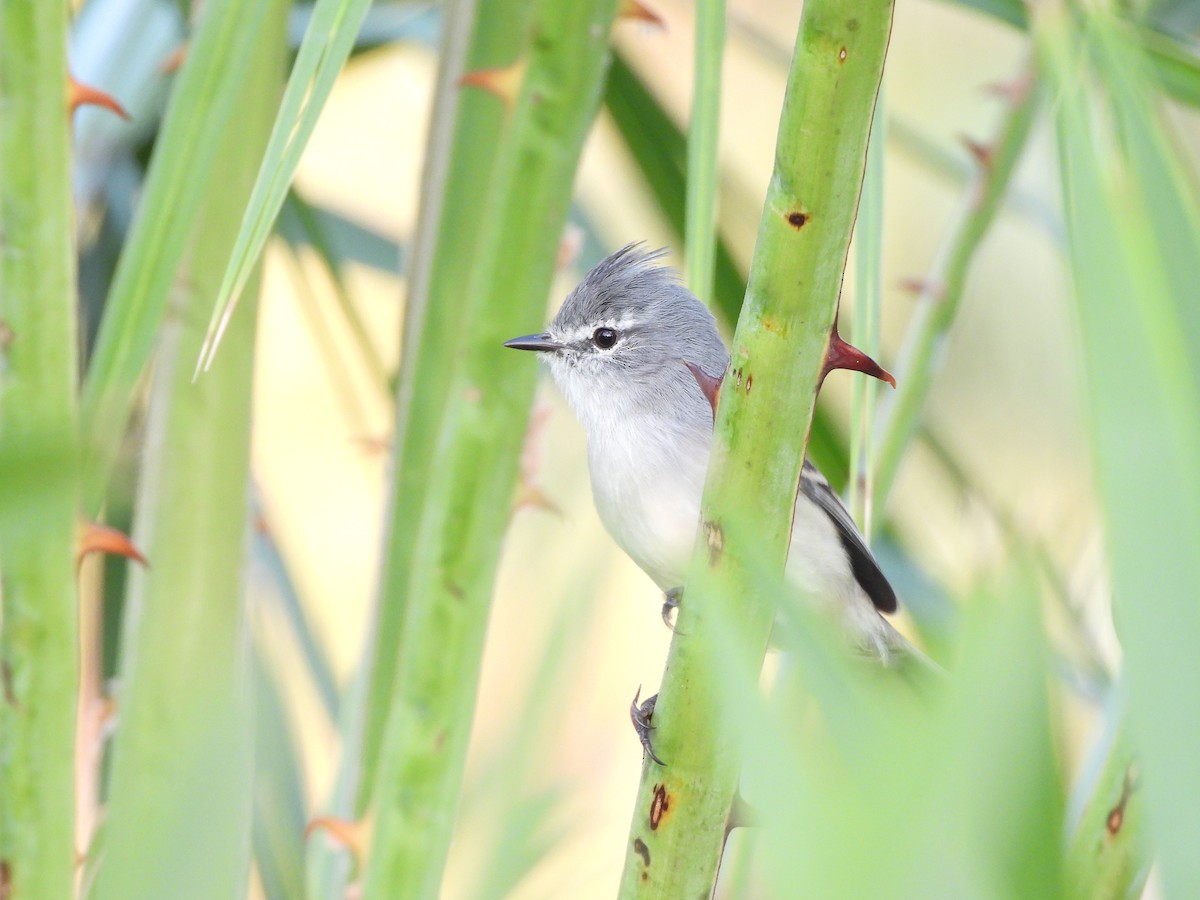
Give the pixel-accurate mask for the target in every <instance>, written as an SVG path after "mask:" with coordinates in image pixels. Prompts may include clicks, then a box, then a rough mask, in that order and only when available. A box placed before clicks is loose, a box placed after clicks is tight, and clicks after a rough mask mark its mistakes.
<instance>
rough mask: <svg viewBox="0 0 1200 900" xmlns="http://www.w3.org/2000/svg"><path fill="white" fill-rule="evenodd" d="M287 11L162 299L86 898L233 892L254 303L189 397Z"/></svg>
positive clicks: (258, 48) (262, 126)
mask: <svg viewBox="0 0 1200 900" xmlns="http://www.w3.org/2000/svg"><path fill="white" fill-rule="evenodd" d="M287 5H288V4H287V3H286V2H284V0H272V2H270V3H267V4H265V6H266V7H267V9H266V15H265V18H264V22H263V27H262V28H261V29H260V30H259V33H258V34H257V36H256V37H257V40H256V41H255V42H254V43H255V54H254V57H253V58H252V59H251V61H250V64H249V65H248V66H247V67H246V68H245V69H244V70H243V71H242V73H241V79H240V86H241V91H240V96H239V97H237V98H236V99H235V101H234V106H233V112H234V115H235V117H236V120H237V121H239V122H242V123H243V124H242V125H240V126H238V127H236V128H234V127H230V128H229V130H228V131H227V132H226V134H225V138H224V141H223V142H222V143H221V144H220V146H219V150H218V153H217V156H216V163H215V166H214V170H213V171H214V176H215V178H216V180H217V182H218V183H220V184H221V186H222V189H221V190H220V191H215V192H212V193H210V194H209V196H208V201H207V203H206V204H205V205H204V207H203V208H202V209H201V211H200V215H199V216H198V218H197V220H196V221H195V223H194V229H195V233H194V237H193V239H192V242H191V249H190V251H189V253H188V259H187V261H186V266H187V272H188V275H187V277H186V278H185V279H183V281H184V283H185V284H186V285H187V286H186V288H181V289H179V290H178V291H176V292H175V294H174V298H173V300H174V302H175V304H177V306H176V309H175V310H174V312H175V314H174V315H171V316H169V317H168V319H167V323H168V324H167V327H166V328H165V330H164V333H163V335H162V338H161V343H160V350H159V358H158V364H157V366H156V368H155V382H154V387H153V390H152V392H151V402H150V410H149V415H148V420H147V428H146V434H147V437H146V446H145V449H144V454H143V464H142V472H141V477H140V484H139V492H138V501H137V509H136V514H135V538H136V541H137V543H138V545H139V546H140V547H141V548H142V549H143V550H144V551H145V552H146V554H147V556H148V558H149V559H150V561H151V565H150V568H148V569H145V570H139V571H137V572H135V573H134V574H133V576H132V578H131V580H130V590H129V599H128V601H127V603H126V606H125V609H126V613H125V615H126V620H125V628H124V634H123V637H122V650H121V664H122V671H121V678H120V693H119V694H118V708H119V710H120V716H119V719H118V728H117V732H116V735H115V737H114V742H113V748H112V773H111V778H110V782H109V790H108V811H107V816H106V821H105V825H104V831H103V837H102V842H101V845H100V847H99V871H98V875H97V880H96V885H95V888H94V890H93V892H92V894H93V896H94V897H95V898H97V900H103V898H126V897H167V896H170V897H180V898H185V897H195V898H204V897H233V896H239V895H244V894H245V892H246V889H247V883H248V879H249V871H250V810H251V799H252V793H253V790H252V788H253V784H252V773H253V744H252V727H251V725H252V710H251V706H250V697H251V691H252V687H251V670H250V661H249V657H248V655H247V653H248V643H247V639H248V634H247V630H246V628H247V623H246V610H245V607H244V591H243V585H244V582H245V572H244V564H245V557H246V549H247V546H248V541H247V533H248V531H249V527H250V523H249V513H250V503H249V495H248V494H249V482H250V477H249V467H250V413H251V393H252V392H251V387H252V383H253V368H254V337H255V316H256V306H257V304H256V303H254V302H253V300H254V298H255V297H256V295H257V292H256V290H255V291H254V292H252V293H248V294H247V297H246V302H245V303H244V304H243V306H242V307H241V308H240V309H239V310H238V315H237V317H236V318H235V319H234V321H233V323H232V324H231V326H230V329H229V333H228V336H227V338H226V344H227V346H226V348H225V352H224V354H223V355H222V356H221V358H220V359H219V360H218V361H217V363H216V364H215V365H214V366H213V368H212V370H211V371H210V372H208V373H206V374H205V375H204V376H203V377H202V378H200V379H199V380H198V381H196V382H195V383H193V381H192V371H193V365H194V363H195V359H196V355H197V354H198V353H199V351H200V345H201V343H202V342H203V339H204V325H205V317H206V315H207V313H208V311H209V310H210V309H211V308H212V304H213V302H214V299H215V297H216V294H217V291H218V289H219V288H220V278H221V271H222V265H223V263H224V261H225V259H227V258H228V256H229V253H230V250H231V249H232V244H233V237H234V235H235V233H236V229H237V224H238V222H239V221H240V220H241V215H242V211H243V210H244V209H245V205H246V202H247V200H248V199H249V197H250V189H251V187H252V186H253V184H254V176H255V174H256V172H257V171H258V163H259V161H260V160H261V158H262V152H263V149H264V148H265V147H266V143H267V136H268V126H269V124H270V121H271V114H272V112H273V110H274V109H275V108H276V106H277V105H278V102H279V94H280V90H281V87H282V81H283V71H284V69H283V66H284V53H285V49H286V39H285V34H286V32H285V27H284V26H285V21H286V15H285V14H286V10H287ZM252 287H254V288H255V289H256V287H257V285H253V286H252ZM184 836H186V837H184Z"/></svg>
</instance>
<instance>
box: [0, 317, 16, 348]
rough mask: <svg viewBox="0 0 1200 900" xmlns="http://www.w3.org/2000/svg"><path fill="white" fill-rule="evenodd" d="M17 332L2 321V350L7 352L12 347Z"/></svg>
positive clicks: (0, 334)
mask: <svg viewBox="0 0 1200 900" xmlns="http://www.w3.org/2000/svg"><path fill="white" fill-rule="evenodd" d="M16 336H17V335H16V332H14V331H13V330H12V326H10V325H9V324H8V323H7V322H5V321H4V320H3V319H0V350H7V349H8V348H9V347H11V346H12V342H13V339H14V338H15V337H16Z"/></svg>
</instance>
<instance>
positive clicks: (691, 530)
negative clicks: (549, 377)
mask: <svg viewBox="0 0 1200 900" xmlns="http://www.w3.org/2000/svg"><path fill="white" fill-rule="evenodd" d="M708 441H709V437H708V435H706V434H704V433H703V432H697V430H696V429H692V430H680V429H679V428H678V426H677V425H675V426H674V427H673V425H672V423H671V422H669V421H667V420H664V419H663V418H661V417H659V416H655V415H653V414H637V415H633V416H629V417H626V418H624V419H623V420H622V421H620V422H613V423H611V427H608V428H602V429H593V430H589V437H588V468H589V469H590V471H591V479H592V493H593V495H594V498H595V501H596V510H597V512H599V514H600V519H601V521H603V522H604V527H605V528H607V529H608V532H609V534H611V535H612V536H613V539H614V540H615V541H616V542H617V543H618V544H619V545H620V546H621V549H622V550H624V551H625V552H626V553H627V554H629V556H630V557H631V558H632V559H633V561H634V562H636V563H637V564H638V565H639V566H640V567H641V568H642V569H643V570H644V571H645V572H646V573H647V574H649V575H650V577H651V578H653V579H654V581H655V583H656V584H657V585H658V586H659V587H660V588H662V589H663V590H670V589H671V588H676V587H679V586H681V585H682V584H683V580H684V574H685V572H686V570H687V564H688V560H689V558H690V557H691V552H692V545H693V542H694V541H695V537H696V528H697V525H698V524H699V520H700V497H701V494H702V493H703V490H704V476H705V471H706V469H707V468H708Z"/></svg>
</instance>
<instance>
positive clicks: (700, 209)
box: [684, 0, 725, 304]
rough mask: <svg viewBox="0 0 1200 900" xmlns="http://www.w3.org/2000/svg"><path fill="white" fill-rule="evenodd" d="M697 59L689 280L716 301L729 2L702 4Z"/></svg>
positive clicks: (691, 141)
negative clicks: (719, 159) (720, 143)
mask: <svg viewBox="0 0 1200 900" xmlns="http://www.w3.org/2000/svg"><path fill="white" fill-rule="evenodd" d="M695 47H696V54H695V55H696V60H695V68H694V74H693V77H692V116H691V121H690V123H689V126H688V141H687V202H686V221H687V227H686V229H685V231H684V239H685V242H686V247H685V251H686V252H685V254H684V256H685V258H686V260H687V283H688V287H690V288H691V289H692V293H693V294H695V295H696V296H697V297H699V298H700V299H701V300H703V301H704V302H705V303H709V304H711V303H712V300H713V297H712V290H713V274H714V271H715V266H716V255H715V254H716V248H717V194H718V191H719V186H720V175H719V173H718V168H717V147H718V140H717V136H718V130H719V128H720V124H721V59H722V56H723V53H724V49H725V0H700V2H698V3H697V4H696V45H695Z"/></svg>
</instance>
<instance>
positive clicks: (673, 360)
mask: <svg viewBox="0 0 1200 900" xmlns="http://www.w3.org/2000/svg"><path fill="white" fill-rule="evenodd" d="M664 255H665V250H654V251H648V250H646V249H645V247H644V245H642V244H640V243H635V244H628V245H626V246H625V247H622V248H621V249H620V250H617V251H616V252H615V253H613V254H611V255H610V256H608V257H606V258H605V259H603V260H602V261H601V262H599V263H598V264H597V265H596V266H595V267H594V268H593V269H592V270H591V271H590V272H588V274H587V275H586V276H585V277H584V278H583V280H582V281H581V282H580V283H579V284H578V286H576V287H575V289H574V290H572V291H571V293H570V294H569V295H568V296H567V298H566V300H565V301H564V302H563V304H562V307H561V308H560V309H559V311H558V313H557V315H555V316H554V318H553V320H552V321H551V322H550V324H549V325H548V326H547V327H546V329H545V331H543V332H541V333H538V334H530V335H525V336H522V337H517V338H513V339H511V340H509V341H506V342H505V343H504V346H505V347H509V348H512V349H516V350H526V351H532V352H536V353H537V354H538V355H539V357H540V358H541V360H542V361H543V362H544V363H545V364H546V365H547V366H548V368H549V370H550V375H551V377H552V378H553V381H554V383H555V385H556V386H557V387H558V389H559V391H560V392H561V393H562V394H563V396H564V397H565V398H566V400H567V403H568V404H569V405H570V407H571V409H572V410H573V411H574V413H575V416H576V418H577V419H578V420H579V423H580V424H581V425H582V426H583V429H584V431H585V432H586V435H587V455H588V470H589V474H590V477H591V485H592V496H593V500H594V502H595V506H596V511H597V513H598V514H599V516H600V520H601V521H602V522H603V524H604V526H605V529H606V530H607V531H608V533H609V534H610V535H611V536H612V538H613V540H614V541H615V542H616V543H617V545H618V546H620V548H621V549H622V550H623V551H624V552H625V553H626V554H627V555H628V556H629V557H630V558H631V559H632V560H633V561H634V562H635V563H637V565H638V566H639V567H640V568H641V569H642V570H643V571H644V572H645V573H646V574H647V575H649V576H650V578H651V579H652V580H653V581H654V582H655V584H657V585H658V587H659V588H660V589H661V590H663V591H664V592H665V593H666V594H667V597H668V605H667V606H664V618H665V617H666V614H667V610H668V609H669V607H670V604H671V602H673V598H677V597H678V596H679V590H680V588H681V586H682V585H683V583H684V577H685V575H686V572H687V567H688V564H689V561H690V558H691V554H692V548H693V546H694V542H695V537H696V531H697V528H698V525H699V521H700V502H701V497H702V494H703V492H704V482H705V477H706V474H707V469H708V459H709V448H710V445H711V443H712V434H713V415H714V406H713V402H712V400H710V398H709V397H708V396H706V391H705V389H704V387H702V383H705V382H707V384H708V385H709V387H710V392H711V386H712V385H714V384H716V383H718V382H717V379H719V378H720V377H721V376H722V375H723V374H724V372H725V369H726V367H727V366H728V364H729V351H728V349H727V348H726V346H725V342H724V341H723V340H722V338H721V335H720V333H719V332H718V330H717V324H716V320H715V318H714V317H713V315H712V313H711V312H710V311H709V310H708V308H707V307H706V306H705V305H704V304H703V303H702V302H701V301H700V300H699V299H698V298H697V297H696V296H695V294H693V293H692V292H691V291H690V290H688V288H687V287H686V286H685V285H684V284H683V282H682V280H681V279H680V277H679V274H678V273H677V272H676V271H675V270H674V269H673V268H671V267H669V266H667V265H664V264H662V262H661V260H662V258H663V256H664ZM880 371H882V370H880ZM785 574H786V577H787V578H788V580H789V582H790V583H792V584H794V585H796V586H798V587H800V588H801V589H802V590H803V591H804V593H805V594H806V595H807V596H809V597H812V598H813V600H814V602H815V603H817V604H818V605H819V606H821V607H822V608H825V609H829V610H832V611H833V612H834V614H835V616H836V617H837V619H838V620H840V622H841V623H842V624H843V625H844V626H845V630H846V631H847V633H848V635H849V637H850V639H851V642H852V643H853V644H854V645H855V646H856V647H857V648H858V649H859V650H861V651H862V652H864V653H866V654H867V655H870V656H874V657H876V658H878V659H879V660H880V661H882V662H884V663H888V662H889V661H891V660H894V659H895V658H896V657H897V656H898V655H902V654H904V653H905V652H907V651H908V650H910V649H911V647H910V645H909V644H908V643H907V641H905V639H904V638H903V637H902V636H901V635H900V634H899V632H897V631H896V630H895V628H893V627H892V625H891V624H890V623H889V622H888V621H887V620H886V619H885V618H884V617H883V615H882V614H884V613H894V612H895V611H896V609H897V607H898V602H897V598H896V592H895V591H894V590H893V588H892V586H891V584H890V583H889V582H888V580H887V577H886V576H885V575H884V573H883V570H882V569H881V568H880V565H879V562H878V561H877V560H876V558H875V556H874V555H873V554H872V552H871V550H870V547H869V546H868V545H867V541H866V539H865V538H864V537H863V535H862V533H861V532H860V531H859V530H858V528H857V527H856V525H855V523H854V520H853V518H852V517H851V515H850V513H849V512H848V511H847V509H846V507H845V506H844V505H843V504H842V501H841V500H840V498H839V497H838V495H837V493H836V492H835V491H834V490H833V489H832V488H831V487H830V485H829V482H828V481H827V480H826V479H825V477H824V476H823V475H822V474H821V473H820V471H819V470H818V469H817V467H816V466H815V465H813V464H812V463H811V462H809V461H808V460H805V462H804V465H803V470H802V473H801V478H800V484H799V490H798V491H797V492H796V502H795V510H794V516H793V525H792V535H791V543H790V546H789V550H788V556H787V564H786V570H785ZM635 706H636V703H635ZM635 724H637V717H636V716H635ZM644 743H645V742H644ZM647 749H649V748H647Z"/></svg>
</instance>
